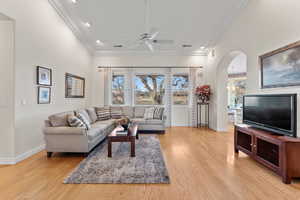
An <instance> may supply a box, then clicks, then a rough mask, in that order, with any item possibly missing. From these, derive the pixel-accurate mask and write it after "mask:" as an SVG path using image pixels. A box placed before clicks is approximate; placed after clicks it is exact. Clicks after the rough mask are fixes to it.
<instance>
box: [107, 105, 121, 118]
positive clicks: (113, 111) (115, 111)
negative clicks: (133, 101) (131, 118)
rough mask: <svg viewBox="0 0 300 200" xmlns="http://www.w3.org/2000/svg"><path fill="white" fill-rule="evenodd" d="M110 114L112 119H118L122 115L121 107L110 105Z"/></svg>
mask: <svg viewBox="0 0 300 200" xmlns="http://www.w3.org/2000/svg"><path fill="white" fill-rule="evenodd" d="M110 115H111V118H112V119H120V118H122V116H123V111H122V108H120V107H111V108H110Z"/></svg>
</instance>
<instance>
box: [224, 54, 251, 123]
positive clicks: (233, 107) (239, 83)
mask: <svg viewBox="0 0 300 200" xmlns="http://www.w3.org/2000/svg"><path fill="white" fill-rule="evenodd" d="M227 72H228V80H227V108H228V120H229V123H230V124H233V123H236V124H239V123H241V122H242V106H243V96H244V95H245V94H246V80H247V56H246V55H245V54H243V53H241V54H239V55H237V56H236V57H235V58H234V59H233V60H232V61H231V63H230V64H229V66H228V69H227Z"/></svg>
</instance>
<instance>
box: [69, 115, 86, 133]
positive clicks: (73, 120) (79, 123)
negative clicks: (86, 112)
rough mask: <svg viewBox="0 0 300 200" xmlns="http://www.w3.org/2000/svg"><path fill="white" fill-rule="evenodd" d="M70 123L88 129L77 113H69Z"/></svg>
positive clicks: (72, 125)
mask: <svg viewBox="0 0 300 200" xmlns="http://www.w3.org/2000/svg"><path fill="white" fill-rule="evenodd" d="M68 123H69V125H70V126H71V127H84V128H85V129H86V130H88V129H87V127H86V125H85V124H84V123H83V121H82V120H81V119H79V118H78V117H76V116H75V115H68Z"/></svg>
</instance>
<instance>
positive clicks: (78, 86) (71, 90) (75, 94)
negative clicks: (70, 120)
mask: <svg viewBox="0 0 300 200" xmlns="http://www.w3.org/2000/svg"><path fill="white" fill-rule="evenodd" d="M65 97H66V98H84V97H85V78H83V77H80V76H76V75H73V74H70V73H66V75H65Z"/></svg>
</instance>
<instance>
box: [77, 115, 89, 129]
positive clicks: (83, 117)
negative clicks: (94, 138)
mask: <svg viewBox="0 0 300 200" xmlns="http://www.w3.org/2000/svg"><path fill="white" fill-rule="evenodd" d="M86 115H87V113H86V114H83V113H81V112H80V113H77V115H76V117H77V118H78V119H80V120H81V121H82V122H83V123H84V125H85V127H86V129H87V130H90V129H91V128H92V127H91V123H90V121H89V119H88V118H87V116H86Z"/></svg>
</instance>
